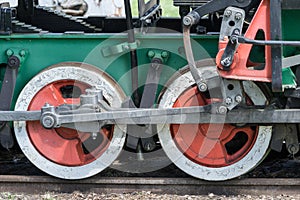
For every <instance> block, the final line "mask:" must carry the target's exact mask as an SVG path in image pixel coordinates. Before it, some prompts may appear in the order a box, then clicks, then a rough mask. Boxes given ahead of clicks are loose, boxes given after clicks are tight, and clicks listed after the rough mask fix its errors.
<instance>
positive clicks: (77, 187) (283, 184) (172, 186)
mask: <svg viewBox="0 0 300 200" xmlns="http://www.w3.org/2000/svg"><path fill="white" fill-rule="evenodd" d="M299 189H300V179H299V178H298V179H297V178H296V179H294V178H249V179H235V180H230V181H225V182H208V181H202V180H197V179H194V178H145V177H99V176H95V177H93V178H89V179H84V180H80V181H66V180H61V179H57V178H53V177H50V176H17V175H0V192H10V193H26V194H41V193H45V192H56V193H57V192H58V193H70V192H74V191H80V192H94V193H106V194H107V193H124V192H126V193H131V192H139V191H151V192H154V193H158V194H178V195H185V194H189V195H192V194H194V195H207V194H209V193H214V194H217V195H218V194H219V195H237V194H249V195H262V194H267V195H270V194H272V195H281V194H284V193H286V194H289V195H292V194H299Z"/></svg>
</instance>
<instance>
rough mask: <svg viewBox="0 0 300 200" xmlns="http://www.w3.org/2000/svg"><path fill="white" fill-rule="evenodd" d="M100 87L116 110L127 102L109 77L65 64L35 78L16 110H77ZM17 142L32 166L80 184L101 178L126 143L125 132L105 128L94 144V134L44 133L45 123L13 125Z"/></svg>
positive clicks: (84, 66) (63, 130) (86, 67)
mask: <svg viewBox="0 0 300 200" xmlns="http://www.w3.org/2000/svg"><path fill="white" fill-rule="evenodd" d="M94 85H97V86H99V87H101V88H102V89H103V91H104V94H103V95H104V99H105V100H106V101H107V102H108V103H109V104H110V105H111V106H112V107H120V106H121V103H122V101H123V99H124V97H125V95H124V93H123V92H122V90H121V89H120V87H119V86H118V85H117V84H116V82H115V81H113V80H112V79H111V78H110V77H109V76H108V75H107V74H105V73H104V72H102V71H100V70H98V69H95V68H94V67H92V66H90V65H87V64H82V63H61V64H58V65H55V66H53V67H50V68H48V69H46V70H44V71H43V72H41V73H40V74H38V75H37V76H36V77H34V78H33V79H32V80H31V81H30V82H29V83H28V84H27V85H26V86H25V87H24V89H23V90H22V92H21V93H20V96H19V98H18V100H17V103H16V107H15V110H40V108H41V107H42V106H43V105H44V104H45V103H49V104H51V105H54V106H58V105H63V104H78V103H79V102H80V100H79V97H80V94H84V93H85V89H87V88H89V87H91V86H94ZM14 126H15V133H16V138H17V141H18V143H19V145H20V147H21V149H22V150H23V152H24V154H25V155H26V156H27V157H28V158H29V160H30V161H31V162H32V163H33V164H34V165H36V166H37V167H38V168H40V169H41V170H43V171H44V172H46V173H49V174H51V175H53V176H56V177H59V178H65V179H80V178H86V177H89V176H92V175H94V174H96V173H99V172H100V171H102V170H103V169H105V168H106V167H107V166H109V165H110V164H111V163H112V162H113V161H114V160H115V159H116V158H117V156H118V155H119V153H120V152H121V150H122V147H123V144H124V142H125V134H124V131H125V127H124V126H119V125H118V126H109V125H108V126H105V127H102V128H101V130H99V132H98V133H97V137H96V139H93V137H92V135H91V133H83V132H78V131H76V130H72V129H68V128H57V129H50V130H47V129H44V128H43V127H42V126H41V124H40V122H38V121H35V122H27V123H25V122H14Z"/></svg>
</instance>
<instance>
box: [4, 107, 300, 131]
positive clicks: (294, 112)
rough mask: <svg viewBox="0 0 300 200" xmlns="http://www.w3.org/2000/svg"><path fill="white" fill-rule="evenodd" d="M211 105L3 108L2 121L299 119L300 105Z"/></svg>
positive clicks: (255, 121) (265, 121) (259, 121)
mask: <svg viewBox="0 0 300 200" xmlns="http://www.w3.org/2000/svg"><path fill="white" fill-rule="evenodd" d="M212 110H214V108H213V107H211V106H195V107H184V108H164V109H155V108H147V109H130V110H125V109H120V110H112V111H107V112H92V111H90V112H85V113H80V112H78V111H74V113H70V112H68V113H66V114H65V113H63V112H62V113H55V112H45V113H42V112H41V111H0V120H1V121H39V120H40V121H43V120H44V119H47V120H49V119H53V120H54V121H55V122H56V125H53V128H55V127H59V126H60V125H62V124H69V123H84V122H93V121H94V122H96V121H104V122H105V123H106V124H199V123H216V124H222V123H239V124H240V123H241V124H243V123H247V124H252V123H253V124H277V123H288V124H291V123H300V115H299V112H300V110H299V109H258V108H253V109H243V108H239V109H234V110H231V111H229V112H227V113H226V114H219V113H217V112H211V111H212Z"/></svg>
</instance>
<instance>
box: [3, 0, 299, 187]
mask: <svg viewBox="0 0 300 200" xmlns="http://www.w3.org/2000/svg"><path fill="white" fill-rule="evenodd" d="M173 4H174V5H175V6H177V7H178V10H179V15H180V17H178V18H165V17H164V16H163V11H162V8H161V6H160V2H159V0H148V1H145V0H138V11H139V14H138V17H136V18H133V17H132V11H131V4H130V1H129V0H125V1H124V6H125V13H126V17H125V18H111V17H105V16H89V17H78V16H71V15H67V14H66V13H64V12H62V11H57V10H55V9H53V8H50V7H44V6H40V5H39V4H38V1H36V0H19V1H18V5H17V6H15V7H11V6H10V4H9V3H2V4H1V8H0V12H1V15H0V34H1V35H0V61H1V62H0V63H1V67H0V75H1V76H0V83H1V92H0V110H1V111H0V123H1V129H0V141H1V145H2V146H3V147H4V148H7V149H9V148H12V147H13V146H15V145H18V146H19V147H20V149H21V150H22V152H23V153H24V155H25V156H26V157H27V158H28V159H29V160H30V161H31V162H32V163H33V164H34V165H35V166H36V167H37V168H39V169H40V170H42V171H44V172H46V173H48V174H50V175H52V176H55V177H58V178H63V179H82V178H88V177H91V176H93V175H95V174H98V173H100V172H101V171H103V170H104V169H105V168H107V167H109V166H115V167H116V168H117V169H120V170H125V168H124V165H125V164H124V163H126V161H127V164H128V163H130V164H131V165H130V167H127V168H126V170H127V171H128V170H129V171H130V170H131V172H141V171H143V170H144V169H146V168H147V169H149V170H152V169H154V168H155V167H152V166H153V165H157V166H158V167H157V166H156V167H157V168H160V167H163V165H166V164H167V163H168V164H170V163H174V164H175V165H176V166H177V167H178V168H179V169H181V170H183V171H184V172H186V173H187V174H189V175H191V176H194V177H196V178H200V179H204V180H209V181H221V180H228V179H232V178H236V177H238V176H241V175H243V174H245V173H247V172H248V171H250V170H251V169H253V168H255V167H256V166H257V165H259V164H260V162H261V161H262V160H263V159H264V158H265V157H266V155H267V154H268V152H269V151H270V149H273V150H276V151H281V150H282V148H283V147H284V146H285V147H286V149H287V151H288V152H289V153H290V154H293V155H294V154H296V153H297V152H298V151H299V141H298V135H299V128H300V127H299V122H300V115H299V113H298V112H299V110H298V109H299V106H300V101H299V97H300V94H298V90H299V78H300V70H299V68H298V66H299V64H300V49H299V47H300V36H299V34H298V31H297V27H298V22H297V19H298V18H299V17H298V16H300V2H299V1H297V0H224V1H219V0H211V1H200V0H174V1H173ZM15 143H16V144H15ZM284 144H285V145H284ZM126 153H127V154H126ZM121 155H123V156H121ZM124 155H125V156H124ZM126 155H127V156H126ZM132 155H133V156H132ZM134 156H136V157H137V158H138V159H133V160H131V159H132V157H134ZM165 157H167V158H165ZM145 158H147V159H145ZM145 161H148V162H145ZM140 162H142V163H143V165H140ZM153 163H154V164H153ZM126 170H125V171H126Z"/></svg>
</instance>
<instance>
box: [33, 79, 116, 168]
mask: <svg viewBox="0 0 300 200" xmlns="http://www.w3.org/2000/svg"><path fill="white" fill-rule="evenodd" d="M90 87H91V86H90V85H88V84H86V83H83V82H79V81H74V80H60V81H56V82H53V83H50V84H48V85H46V86H45V87H43V88H42V89H41V90H39V91H38V92H37V93H36V94H35V96H34V97H33V99H32V100H31V103H30V105H29V107H28V110H40V109H41V108H42V107H43V106H44V104H45V100H46V102H47V103H49V104H51V105H53V106H60V105H63V104H79V102H80V99H79V96H80V95H81V94H84V93H85V90H86V89H87V88H90ZM27 132H28V136H29V137H30V140H31V142H32V144H33V145H34V146H35V148H36V149H37V150H38V151H39V152H40V153H41V154H42V155H43V156H44V157H45V158H47V159H48V160H51V161H53V162H55V163H57V164H60V165H65V166H80V165H86V164H88V163H90V162H92V161H94V160H95V159H97V158H99V156H101V155H102V154H103V152H104V151H105V150H106V149H107V147H108V145H109V143H110V140H111V139H112V135H113V128H112V127H107V128H102V129H101V130H99V133H98V134H97V137H96V139H93V138H92V134H91V133H83V132H78V131H77V130H73V129H68V128H56V129H50V130H47V129H45V128H44V127H43V126H42V125H41V123H40V122H38V121H35V122H28V123H27Z"/></svg>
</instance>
